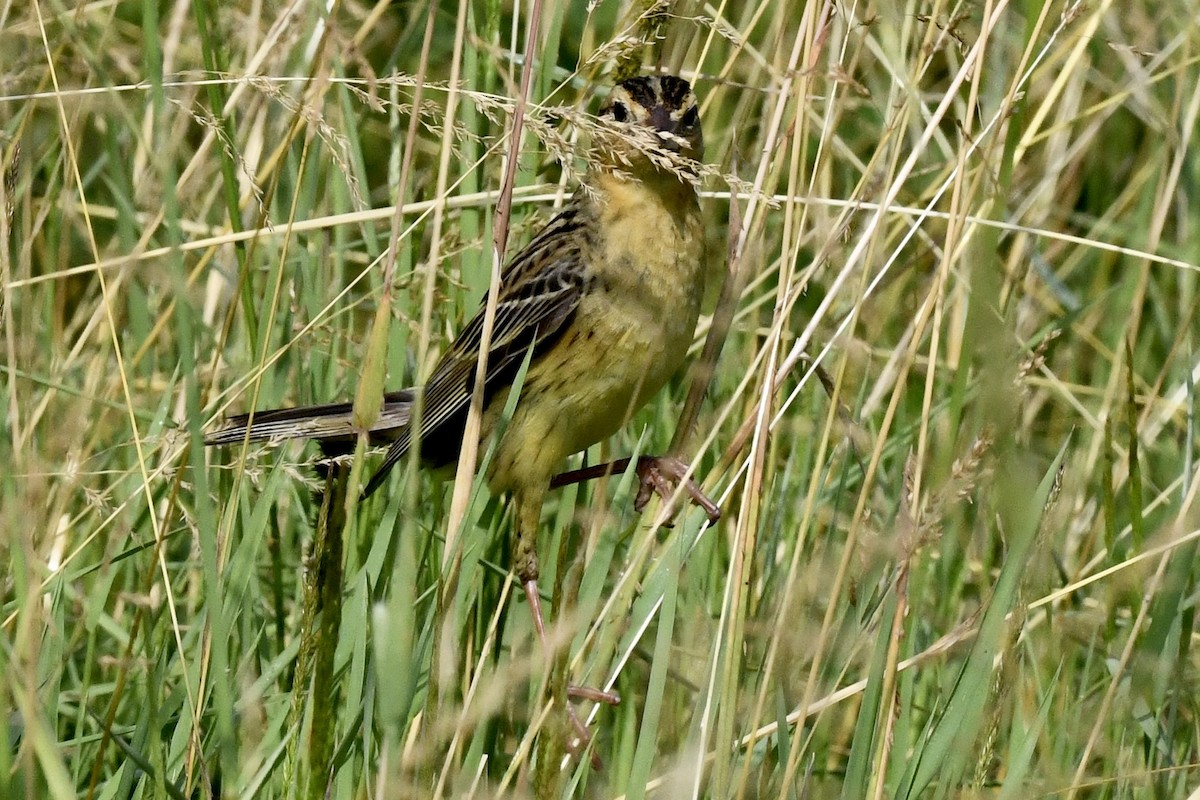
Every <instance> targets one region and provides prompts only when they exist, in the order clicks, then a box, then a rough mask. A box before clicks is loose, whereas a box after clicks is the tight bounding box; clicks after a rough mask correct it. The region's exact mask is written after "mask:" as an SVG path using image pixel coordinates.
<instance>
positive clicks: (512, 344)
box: [364, 194, 589, 495]
mask: <svg viewBox="0 0 1200 800" xmlns="http://www.w3.org/2000/svg"><path fill="white" fill-rule="evenodd" d="M588 213H589V212H588V210H587V206H586V204H585V202H584V198H583V197H582V195H581V194H577V195H576V196H575V197H574V198H573V199H572V201H571V203H570V204H569V205H568V206H567V207H566V208H564V209H563V211H562V212H561V213H559V214H558V215H557V216H556V217H555V218H554V219H553V220H551V222H550V223H549V224H548V225H547V226H546V227H545V228H544V229H542V231H541V232H539V233H538V235H537V236H535V237H534V239H533V241H531V242H530V243H529V244H528V245H527V246H526V247H525V248H524V249H523V250H521V251H520V252H519V253H518V254H517V255H516V256H515V257H514V258H513V259H512V261H511V262H509V264H508V266H507V268H506V269H505V270H504V272H503V273H502V274H501V276H500V293H499V297H498V298H497V306H496V319H495V322H494V324H493V326H492V339H491V344H490V346H489V348H488V361H487V378H486V381H485V384H484V392H485V398H486V397H490V396H491V395H492V394H493V393H495V392H496V391H499V390H502V389H504V388H505V387H507V386H509V385H511V382H512V380H513V377H514V375H515V373H516V371H517V369H518V368H519V366H520V364H521V362H522V360H523V359H524V358H525V355H526V353H527V352H529V350H531V349H532V350H533V351H534V353H535V355H536V353H538V352H539V351H541V350H543V349H544V348H546V347H547V346H549V344H551V343H552V342H553V341H554V340H555V339H557V337H558V336H559V335H560V334H561V333H562V331H563V330H564V329H565V328H566V327H567V325H568V323H569V321H570V320H571V318H572V317H573V316H574V314H575V311H576V309H577V308H578V307H579V300H580V298H581V297H582V295H583V292H584V289H585V285H586V282H587V272H586V267H585V264H584V260H585V259H584V257H583V249H582V248H583V246H584V244H585V243H584V241H583V239H582V232H581V229H584V230H586V228H585V226H586V224H587V223H588V219H587V214H588ZM485 302H486V300H485ZM485 308H486V306H484V305H482V304H481V306H480V308H479V310H478V311H476V312H475V316H474V317H473V318H472V319H471V320H470V322H468V323H467V325H466V327H464V328H463V330H462V332H461V333H460V334H459V335H458V337H457V338H456V339H455V340H454V343H453V344H451V345H450V348H449V349H448V350H447V351H446V352H445V353H444V354H443V355H442V357H441V359H440V360H439V361H438V363H437V366H436V367H435V368H434V370H433V374H432V376H431V377H430V379H429V382H428V383H427V384H426V385H425V391H424V396H423V399H422V404H423V409H422V415H421V439H422V441H429V440H430V439H431V438H432V437H435V436H436V437H437V438H438V439H439V440H441V439H442V438H443V437H445V440H446V441H450V442H456V443H457V442H461V440H462V427H463V426H464V425H465V423H466V411H467V407H468V405H469V403H470V401H471V392H472V390H473V387H474V377H475V366H476V362H477V360H478V358H479V348H480V344H481V341H482V338H483V324H484V312H485ZM411 443H412V431H411V428H406V429H405V430H404V431H402V432H401V434H400V435H399V437H398V438H397V439H396V441H394V442H393V443H392V445H391V447H389V448H388V452H387V456H386V457H385V458H384V460H383V463H381V464H380V465H379V468H378V469H377V470H376V471H375V474H374V475H373V476H372V477H371V480H370V482H369V483H368V484H367V488H366V489H365V490H364V494H366V495H370V494H371V493H372V492H374V491H375V490H376V489H378V488H379V487H380V486H381V485H382V484H383V481H384V480H385V479H386V477H387V474H388V472H389V471H390V470H391V468H392V467H394V466H395V465H396V464H397V463H398V462H399V461H400V459H401V458H403V457H404V454H405V453H407V452H408V449H409V447H410V446H411ZM422 450H423V451H424V447H422ZM438 455H439V456H440V455H441V454H438ZM456 455H457V452H455V453H453V454H445V460H449V459H451V458H453V457H455V456H456ZM439 460H441V459H440V458H439Z"/></svg>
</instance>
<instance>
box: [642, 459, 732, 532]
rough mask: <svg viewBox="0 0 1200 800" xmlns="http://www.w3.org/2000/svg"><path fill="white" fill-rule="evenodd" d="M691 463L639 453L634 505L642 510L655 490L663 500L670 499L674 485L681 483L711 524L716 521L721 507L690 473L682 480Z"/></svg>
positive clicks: (668, 501)
mask: <svg viewBox="0 0 1200 800" xmlns="http://www.w3.org/2000/svg"><path fill="white" fill-rule="evenodd" d="M690 468H691V467H690V466H689V465H688V463H687V462H686V461H684V460H683V459H681V458H675V457H674V456H642V457H641V458H639V459H638V461H637V467H635V469H636V470H637V474H638V480H639V481H641V486H640V487H639V488H638V493H637V497H636V498H634V501H633V507H634V508H635V509H637V510H638V511H641V510H642V509H644V508H645V507H646V504H647V503H649V502H650V496H651V494H657V495H658V496H659V497H661V498H662V499H663V502H665V503H670V502H671V500H672V498H673V497H674V496H675V490H676V487H678V486H679V485H680V482H682V483H683V490H684V491H685V492H686V493H687V495H688V497H690V498H691V499H692V502H693V503H695V504H696V505H698V506H700V507H701V508H703V509H704V513H705V514H707V515H708V521H709V523H710V524H715V523H716V522H717V520H719V519H720V518H721V509H720V508H719V507H718V506H717V504H716V503H714V502H713V501H712V500H710V499H709V497H708V495H706V494H705V493H704V492H703V491H702V490H701V489H700V485H699V484H698V483H696V481H694V480H692V479H691V478H690V477H689V478H688V479H687V480H686V481H684V476H686V475H687V473H688V470H689V469H690Z"/></svg>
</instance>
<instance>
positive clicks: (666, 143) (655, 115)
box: [650, 106, 683, 153]
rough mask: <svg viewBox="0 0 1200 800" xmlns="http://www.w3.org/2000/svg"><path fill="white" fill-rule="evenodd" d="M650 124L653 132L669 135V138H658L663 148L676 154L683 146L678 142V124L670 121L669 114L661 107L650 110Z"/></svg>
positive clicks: (675, 121)
mask: <svg viewBox="0 0 1200 800" xmlns="http://www.w3.org/2000/svg"><path fill="white" fill-rule="evenodd" d="M650 124H651V125H652V126H653V127H654V130H656V131H658V132H659V133H669V134H672V135H671V136H660V137H659V138H660V139H662V144H663V147H664V148H666V149H667V150H670V151H671V152H674V153H678V152H679V151H680V150H681V149H683V146H682V145H681V144H680V141H679V136H678V134H679V122H678V120H673V119H671V112H670V111H668V110H667V109H665V108H663V107H662V106H655V107H654V108H653V109H651V110H650Z"/></svg>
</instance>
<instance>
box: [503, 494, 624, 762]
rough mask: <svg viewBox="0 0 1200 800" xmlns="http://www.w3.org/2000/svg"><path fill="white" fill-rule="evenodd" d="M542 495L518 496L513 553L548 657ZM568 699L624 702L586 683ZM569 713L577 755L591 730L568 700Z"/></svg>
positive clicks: (571, 744) (571, 745)
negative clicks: (540, 544) (541, 578)
mask: <svg viewBox="0 0 1200 800" xmlns="http://www.w3.org/2000/svg"><path fill="white" fill-rule="evenodd" d="M541 501H542V494H541V493H538V494H537V496H536V498H535V497H529V496H527V495H519V496H518V498H517V546H516V548H515V552H514V556H513V571H514V572H516V574H517V580H519V581H520V582H521V588H522V589H524V590H525V599H526V600H528V601H529V613H530V614H531V615H532V616H533V627H534V629H535V630H536V631H537V635H538V641H539V642H541V645H542V652H543V653H544V654H545V656H546V659H547V660H549V659H550V656H551V653H552V651H551V649H550V641H549V639H548V638H547V636H546V622H545V615H544V614H543V613H542V597H541V594H540V593H539V592H538V584H537V580H538V558H537V530H538V522H539V520H540V516H541V506H542V503H541ZM567 699H568V700H591V701H593V702H596V703H606V704H608V705H617V704H618V703H620V702H621V696H620V695H618V694H617V693H616V692H606V691H603V690H601V689H593V688H590V687H586V686H574V685H570V684H568V686H567ZM566 707H567V716H568V718H569V720H570V722H571V728H572V729H573V733H574V735H573V736H572V737H571V740H570V741H569V742H568V746H569V749H570V750H571V752H572V754H573V755H576V756H578V755H579V753H581V752H583V750H584V749H586V748H587V746H588V744H589V743H590V742H591V739H592V737H591V734H590V733H588V729H587V726H586V725H584V724H583V721H582V720H580V718H579V715H578V714H576V713H575V708H574V707H573V706H572V705H571V704H570V703H569V702H568V703H567V704H566ZM591 761H592V766H593V767H594V768H596V769H601V768H602V766H603V765H602V764H601V763H600V759H599V758H598V757H597V756H596V755H595V754H592V759H591Z"/></svg>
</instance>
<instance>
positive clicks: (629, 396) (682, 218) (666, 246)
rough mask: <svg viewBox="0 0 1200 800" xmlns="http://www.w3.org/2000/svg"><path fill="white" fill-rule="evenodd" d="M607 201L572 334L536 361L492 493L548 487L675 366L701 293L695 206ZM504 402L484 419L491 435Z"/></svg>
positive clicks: (640, 190) (628, 194)
mask: <svg viewBox="0 0 1200 800" xmlns="http://www.w3.org/2000/svg"><path fill="white" fill-rule="evenodd" d="M600 188H601V189H603V190H604V192H603V194H602V196H603V197H606V198H607V202H606V203H604V205H603V206H602V210H601V225H600V226H599V229H600V230H601V231H604V232H606V234H607V235H605V236H604V237H603V238H602V239H601V240H599V241H597V242H596V252H593V253H590V254H588V256H589V272H590V278H591V280H590V283H589V288H588V290H587V291H586V292H585V294H584V296H583V298H582V300H581V301H580V305H579V308H578V310H577V311H576V313H575V316H574V318H573V320H572V321H571V323H570V325H569V327H568V328H567V329H566V330H565V331H564V332H563V334H562V335H561V337H560V338H559V339H558V341H557V342H556V344H555V345H554V346H553V347H552V348H551V349H549V350H548V351H547V352H545V353H543V354H541V355H539V356H538V358H537V359H535V361H534V362H533V363H531V364H530V368H529V371H528V374H527V375H526V378H525V382H524V384H523V386H522V389H521V395H520V399H519V401H518V404H517V407H516V410H515V411H514V414H513V418H512V420H511V421H510V422H509V425H508V428H507V429H506V431H505V433H504V435H503V438H502V439H501V440H500V444H499V446H498V448H497V451H496V456H495V460H494V461H493V464H492V467H491V470H490V473H489V483H490V484H491V486H492V488H493V489H494V490H496V491H508V490H513V489H521V488H523V487H530V488H533V487H538V486H541V487H544V486H545V484H546V483H548V481H549V479H550V477H551V476H553V475H554V474H555V473H556V472H558V471H559V470H560V469H561V468H562V461H563V459H564V458H566V456H568V455H570V454H572V453H576V452H579V451H581V450H584V449H586V448H587V447H590V446H591V445H593V444H595V443H596V442H598V441H600V440H602V439H605V438H607V437H608V436H611V435H612V434H613V433H615V432H616V431H617V430H618V429H619V428H620V427H621V426H622V425H623V424H624V423H625V422H626V421H628V419H629V418H630V416H632V415H633V413H634V412H635V411H637V409H638V408H640V407H641V406H642V405H644V404H645V403H646V401H647V400H649V399H650V398H651V397H652V396H653V395H655V394H656V393H657V392H658V391H659V390H660V389H661V388H662V387H663V385H664V384H665V383H666V382H667V381H668V380H669V379H670V377H671V376H672V375H673V374H674V373H675V371H676V370H677V369H678V368H679V366H680V364H681V363H682V362H683V359H684V356H685V355H686V353H687V349H688V346H689V345H690V343H691V341H692V337H693V335H694V333H695V328H696V318H697V316H698V314H699V306H700V299H701V297H702V295H703V289H704V287H703V275H704V269H703V268H704V264H703V261H704V253H703V247H704V244H703V240H704V237H703V229H702V226H701V224H700V219H699V210H698V208H697V207H696V206H695V204H694V200H693V201H692V202H691V203H680V204H679V207H674V204H665V203H664V202H663V201H662V197H661V195H659V194H656V193H655V192H653V191H651V190H649V189H647V188H645V187H644V186H642V185H640V184H626V183H616V184H615V185H609V186H604V185H603V184H602V185H601V187H600ZM505 400H506V398H505V397H497V398H496V400H495V402H493V404H492V406H491V407H489V408H488V410H487V413H486V415H485V431H487V430H492V429H494V427H495V425H496V423H497V422H498V420H499V418H500V414H501V412H502V409H503V405H504V402H505Z"/></svg>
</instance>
